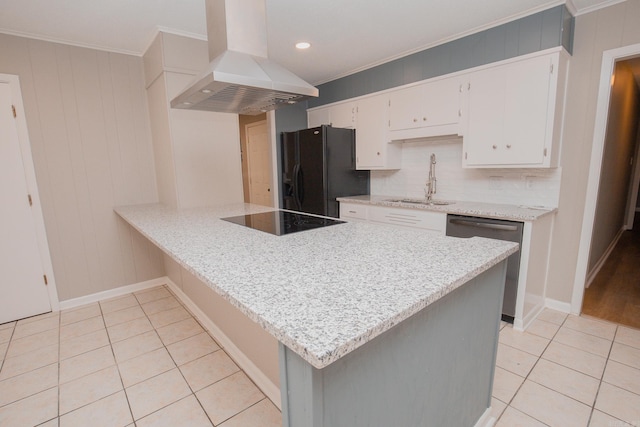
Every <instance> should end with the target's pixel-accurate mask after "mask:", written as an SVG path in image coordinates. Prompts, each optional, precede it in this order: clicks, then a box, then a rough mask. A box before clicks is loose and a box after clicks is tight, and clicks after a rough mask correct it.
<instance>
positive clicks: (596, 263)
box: [572, 45, 640, 327]
mask: <svg viewBox="0 0 640 427" xmlns="http://www.w3.org/2000/svg"><path fill="white" fill-rule="evenodd" d="M639 130H640V45H635V46H628V47H625V48H621V49H615V50H612V51H608V52H605V54H604V55H603V63H602V71H601V84H600V92H599V97H598V109H597V113H596V127H595V132H594V143H593V152H592V161H591V162H592V163H591V168H590V178H589V184H588V193H587V205H586V209H585V221H584V223H583V233H582V241H583V243H582V245H581V248H580V254H579V265H580V264H582V265H583V266H584V268H585V272H584V276H582V277H579V274H577V275H576V283H575V285H574V298H573V301H572V306H573V307H572V310H573V311H574V312H576V311H577V312H582V313H584V314H587V315H591V316H594V317H599V318H602V319H605V320H609V321H613V322H617V323H622V324H627V325H630V326H634V327H640V280H639V279H638V278H640V266H639V265H637V264H638V263H637V261H636V260H637V254H638V253H640V252H639V251H640V233H638V232H637V226H638V222H637V221H635V222H636V227H634V218H635V216H636V215H635V214H636V212H635V211H636V204H637V196H638V185H639V182H640V167H639V163H640V158H639V154H638V150H639ZM586 227H589V228H590V230H589V231H590V234H589V235H588V236H587V235H586V234H585V232H586ZM634 228H635V230H634ZM585 238H588V242H589V245H588V250H585V247H586V245H585V241H586V240H585ZM634 254H635V257H634ZM630 257H631V258H630ZM579 272H580V271H578V273H579ZM580 279H582V284H581V285H579V281H578V280H580ZM584 285H586V286H584ZM580 291H582V293H581V292H580ZM578 297H579V298H580V300H578V301H577V298H578ZM576 304H578V307H577V308H578V310H576Z"/></svg>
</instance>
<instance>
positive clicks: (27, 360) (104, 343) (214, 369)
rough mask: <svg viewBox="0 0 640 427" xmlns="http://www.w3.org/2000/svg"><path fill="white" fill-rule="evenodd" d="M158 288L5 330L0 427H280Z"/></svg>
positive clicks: (0, 328) (0, 332) (263, 401)
mask: <svg viewBox="0 0 640 427" xmlns="http://www.w3.org/2000/svg"><path fill="white" fill-rule="evenodd" d="M281 424H282V420H281V415H280V411H279V410H278V409H277V407H276V406H275V405H274V404H273V403H272V402H271V401H270V400H269V399H267V398H266V397H265V395H264V394H263V393H262V392H261V391H260V390H259V389H258V387H256V385H255V384H253V382H251V380H250V379H249V378H248V377H247V375H246V374H245V373H244V372H243V371H242V370H241V369H240V368H239V367H238V366H237V365H236V364H235V363H234V362H233V360H231V358H230V357H229V356H228V355H227V354H226V353H225V352H224V350H223V349H221V348H220V346H219V345H218V344H217V343H216V342H215V340H213V339H212V338H211V336H210V335H209V334H208V333H207V332H206V331H205V330H204V329H203V328H202V326H201V325H200V324H199V323H198V322H197V321H196V320H195V319H194V317H193V316H192V315H191V313H190V312H189V311H187V309H186V308H185V307H184V306H183V305H182V304H181V303H180V301H179V300H178V299H177V298H176V297H175V296H174V295H173V294H172V293H171V292H170V291H169V289H168V288H166V287H164V286H161V287H157V288H153V289H150V290H145V291H141V292H136V293H135V294H129V295H125V296H122V297H118V298H115V299H112V300H107V301H102V302H100V303H95V304H90V305H87V306H83V307H79V308H76V309H71V310H67V311H62V312H58V313H49V314H44V315H41V316H35V317H32V318H28V319H23V320H20V321H18V322H11V323H6V324H2V325H0V426H2V427H28V426H46V427H55V426H60V427H69V426H83V427H84V426H92V427H95V426H105V427H106V426H108V427H118V426H122V427H128V426H134V425H135V426H138V427H149V426H171V427H175V426H194V427H200V426H202V427H204V426H222V427H239V426H268V427H270V426H280V425H281Z"/></svg>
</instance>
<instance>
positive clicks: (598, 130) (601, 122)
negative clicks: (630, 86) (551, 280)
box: [571, 43, 640, 314]
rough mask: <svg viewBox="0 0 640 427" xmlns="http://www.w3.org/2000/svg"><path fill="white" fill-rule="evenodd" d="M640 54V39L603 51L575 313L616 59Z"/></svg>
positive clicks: (586, 257)
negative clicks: (633, 42)
mask: <svg viewBox="0 0 640 427" xmlns="http://www.w3.org/2000/svg"><path fill="white" fill-rule="evenodd" d="M638 55H640V43H638V44H633V45H629V46H624V47H620V48H617V49H611V50H606V51H604V52H603V54H602V66H601V68H600V86H599V89H598V102H597V107H596V117H595V126H594V130H593V143H592V148H591V163H590V165H589V178H588V181H587V194H586V200H585V208H584V215H583V217H582V230H581V232H580V246H579V248H578V260H577V264H576V274H575V278H574V282H573V293H572V296H571V313H573V314H580V312H581V311H582V299H583V297H584V289H585V288H584V286H585V283H586V280H587V273H588V271H587V269H588V264H589V253H590V252H591V239H592V237H593V227H594V222H595V216H596V207H597V203H598V190H599V188H600V174H601V173H602V157H603V155H604V146H605V137H606V131H607V121H608V119H609V102H610V99H611V78H612V76H613V73H614V71H615V64H616V61H618V60H623V59H627V58H631V57H634V56H638Z"/></svg>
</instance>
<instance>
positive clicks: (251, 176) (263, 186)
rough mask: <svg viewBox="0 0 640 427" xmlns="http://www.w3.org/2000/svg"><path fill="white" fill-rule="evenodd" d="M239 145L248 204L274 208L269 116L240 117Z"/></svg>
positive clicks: (245, 198) (245, 196) (245, 199)
mask: <svg viewBox="0 0 640 427" xmlns="http://www.w3.org/2000/svg"><path fill="white" fill-rule="evenodd" d="M240 144H241V151H242V182H243V188H244V201H245V203H253V204H257V205H262V206H270V207H273V206H274V202H273V183H272V175H273V171H272V153H271V151H272V147H271V145H272V144H271V138H270V136H269V128H268V124H267V117H266V114H261V115H258V116H242V115H241V116H240Z"/></svg>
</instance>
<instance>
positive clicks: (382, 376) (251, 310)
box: [116, 204, 517, 427]
mask: <svg viewBox="0 0 640 427" xmlns="http://www.w3.org/2000/svg"><path fill="white" fill-rule="evenodd" d="M269 210H272V209H270V208H265V207H262V206H255V205H248V204H238V205H233V206H225V207H218V208H199V209H191V210H185V211H176V210H174V209H171V208H168V207H166V206H162V205H158V204H155V205H144V206H131V207H120V208H117V209H116V212H117V213H118V214H119V215H120V216H121V217H122V218H123V219H124V220H125V221H127V222H128V223H129V224H130V225H132V226H133V227H134V228H135V229H137V230H138V231H139V232H140V233H142V234H143V235H144V236H145V237H147V238H148V239H150V240H151V241H152V242H153V243H154V244H156V245H157V246H158V247H160V248H161V249H162V250H163V251H164V252H165V253H167V254H168V255H169V256H170V257H171V258H173V259H174V260H175V261H176V262H177V263H179V264H180V265H181V266H182V267H183V268H185V269H187V270H188V271H189V272H191V273H192V274H193V275H195V276H196V277H198V278H199V279H200V280H202V281H203V282H204V283H206V284H207V286H208V287H209V288H210V289H211V291H212V292H214V293H216V294H217V295H220V296H221V297H223V298H224V299H225V300H227V301H228V302H229V303H230V304H232V305H233V306H235V307H237V308H238V309H239V310H240V311H242V312H243V313H244V314H245V315H246V316H247V317H248V318H250V319H251V320H253V321H254V322H256V323H257V324H258V325H260V327H262V328H263V329H264V330H265V331H267V332H268V333H269V334H271V335H272V336H273V337H275V338H276V339H277V340H278V341H279V342H280V388H281V396H282V412H283V422H284V425H286V426H292V427H297V426H305V427H306V426H314V427H315V426H332V427H334V426H342V425H344V426H375V425H407V426H413V425H434V426H440V425H448V426H456V425H460V426H474V425H484V424H485V423H486V422H488V420H489V418H488V408H489V407H490V400H491V383H492V378H493V370H494V364H495V353H496V346H497V337H498V328H499V313H500V306H501V303H502V296H501V295H502V289H503V286H504V268H505V263H504V260H505V259H506V258H507V257H508V256H509V255H510V254H511V253H513V252H515V251H516V250H517V245H516V244H513V243H509V242H502V241H496V240H488V239H481V238H472V239H456V238H451V237H444V236H432V235H428V234H423V233H421V232H419V231H416V230H398V229H395V228H391V227H380V226H375V225H370V224H364V223H344V224H337V225H332V226H329V227H324V228H318V229H314V230H308V231H303V232H299V233H294V234H289V235H284V236H274V235H271V234H268V233H264V232H261V231H257V230H253V229H249V228H245V227H242V226H239V225H237V224H233V223H229V222H226V221H222V220H220V218H223V217H229V216H237V215H243V214H249V213H257V212H265V211H269Z"/></svg>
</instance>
